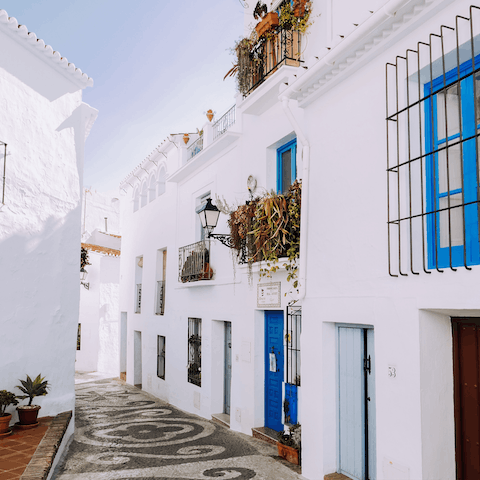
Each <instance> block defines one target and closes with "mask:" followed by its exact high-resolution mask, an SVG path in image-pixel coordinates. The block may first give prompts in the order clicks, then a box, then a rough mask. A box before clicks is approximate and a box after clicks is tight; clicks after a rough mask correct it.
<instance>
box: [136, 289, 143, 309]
mask: <svg viewBox="0 0 480 480" xmlns="http://www.w3.org/2000/svg"><path fill="white" fill-rule="evenodd" d="M141 311H142V284H141V283H137V291H136V295H135V313H141Z"/></svg>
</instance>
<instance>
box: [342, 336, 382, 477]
mask: <svg viewBox="0 0 480 480" xmlns="http://www.w3.org/2000/svg"><path fill="white" fill-rule="evenodd" d="M374 363H375V362H374V357H373V329H364V328H350V327H339V328H338V367H339V372H338V373H339V375H338V378H339V399H338V403H339V423H340V425H339V472H340V473H343V474H345V475H348V476H349V477H350V478H352V479H354V480H375V479H376V458H375V451H376V438H375V430H376V428H375V370H374Z"/></svg>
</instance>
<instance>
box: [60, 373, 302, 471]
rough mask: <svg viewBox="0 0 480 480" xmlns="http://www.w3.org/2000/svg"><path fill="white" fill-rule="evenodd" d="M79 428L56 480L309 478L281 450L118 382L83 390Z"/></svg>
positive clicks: (78, 398)
mask: <svg viewBox="0 0 480 480" xmlns="http://www.w3.org/2000/svg"><path fill="white" fill-rule="evenodd" d="M75 428H76V430H75V437H74V440H73V442H72V445H71V446H70V449H69V451H68V454H67V457H66V459H65V461H64V462H63V464H62V465H61V466H59V467H58V468H57V471H56V472H55V476H54V478H55V480H73V479H75V480H103V479H116V480H120V479H127V478H136V479H145V480H146V479H153V478H155V479H163V480H170V479H181V480H194V479H195V480H196V479H205V478H217V477H221V478H222V479H233V478H235V479H238V480H247V479H256V480H269V479H271V480H280V479H281V480H294V479H300V478H303V477H301V476H300V475H299V474H297V473H296V472H295V471H293V470H292V469H291V468H289V467H288V466H286V465H285V464H284V463H283V462H284V461H283V460H280V459H279V457H277V459H276V458H274V457H276V456H277V452H276V448H275V447H274V446H272V445H269V444H266V443H264V442H261V441H259V440H256V439H254V438H251V437H248V436H247V435H243V434H240V433H237V432H232V431H230V430H228V429H226V428H225V427H222V426H218V425H216V424H214V423H213V422H212V421H209V420H206V419H203V418H200V417H197V416H195V415H191V414H187V413H185V412H182V411H181V410H178V409H176V408H173V407H172V406H171V405H168V404H166V403H164V402H162V401H161V400H158V399H155V398H154V397H152V396H151V395H149V394H147V393H145V392H143V391H141V390H139V389H137V388H135V387H132V386H130V385H127V384H125V383H123V382H121V381H118V380H112V379H101V380H96V381H93V382H87V383H79V384H77V385H76V415H75ZM293 468H298V467H293Z"/></svg>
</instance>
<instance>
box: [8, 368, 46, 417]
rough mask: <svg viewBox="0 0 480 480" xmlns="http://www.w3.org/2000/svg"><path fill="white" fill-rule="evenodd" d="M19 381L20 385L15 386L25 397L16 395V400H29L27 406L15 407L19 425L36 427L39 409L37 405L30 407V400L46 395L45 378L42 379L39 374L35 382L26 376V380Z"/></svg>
mask: <svg viewBox="0 0 480 480" xmlns="http://www.w3.org/2000/svg"><path fill="white" fill-rule="evenodd" d="M19 381H20V383H21V384H22V385H21V386H20V385H17V387H16V388H18V389H19V390H20V391H22V392H23V393H24V394H25V395H18V397H17V398H21V399H22V400H24V399H25V398H28V399H29V402H28V405H20V406H18V407H17V411H18V418H19V423H20V425H31V426H36V425H37V424H38V422H37V417H38V411H39V410H40V408H41V407H40V406H39V405H32V400H33V399H34V398H35V397H42V396H44V395H46V394H47V393H48V391H47V389H48V387H49V385H48V381H47V380H45V377H42V376H41V374H38V376H37V378H35V380H32V379H31V378H30V377H29V376H28V375H27V379H26V380H19Z"/></svg>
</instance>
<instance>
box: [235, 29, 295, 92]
mask: <svg viewBox="0 0 480 480" xmlns="http://www.w3.org/2000/svg"><path fill="white" fill-rule="evenodd" d="M301 52H302V50H301V33H300V32H298V31H297V30H289V29H285V28H278V29H277V31H276V33H275V34H273V35H271V36H269V38H266V37H262V38H261V39H260V41H259V42H258V43H257V44H256V45H255V47H254V48H253V49H252V51H251V52H250V55H249V60H248V61H247V62H246V64H244V65H243V66H242V68H246V69H247V73H248V76H247V86H246V89H245V90H246V95H248V94H249V93H251V92H252V91H253V90H255V89H256V88H257V87H258V86H259V85H260V84H262V83H263V82H264V81H265V80H266V79H267V78H268V77H269V76H270V75H271V74H272V73H274V72H275V71H277V70H278V68H279V67H281V66H282V65H289V66H292V67H299V66H300V64H301V63H303V60H300V56H301Z"/></svg>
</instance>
